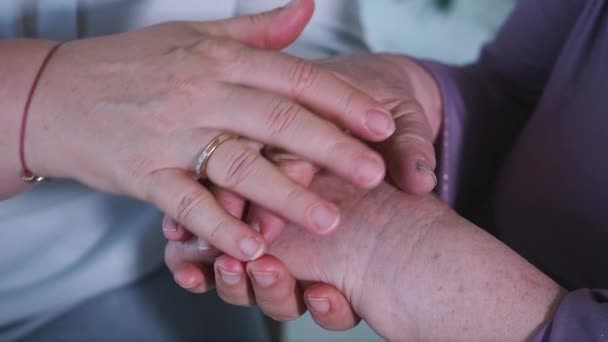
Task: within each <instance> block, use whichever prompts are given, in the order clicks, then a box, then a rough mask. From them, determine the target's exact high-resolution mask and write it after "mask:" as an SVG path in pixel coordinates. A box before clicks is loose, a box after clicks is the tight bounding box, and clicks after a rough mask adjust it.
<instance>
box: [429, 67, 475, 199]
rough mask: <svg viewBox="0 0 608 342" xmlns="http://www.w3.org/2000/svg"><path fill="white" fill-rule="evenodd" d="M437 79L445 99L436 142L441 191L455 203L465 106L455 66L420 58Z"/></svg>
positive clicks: (438, 188) (438, 191)
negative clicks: (456, 77) (441, 122)
mask: <svg viewBox="0 0 608 342" xmlns="http://www.w3.org/2000/svg"><path fill="white" fill-rule="evenodd" d="M418 63H419V64H420V65H421V66H422V67H424V68H425V69H426V70H427V71H429V72H430V73H431V75H432V76H433V77H434V78H435V81H436V82H437V84H438V86H439V89H440V92H441V97H442V103H443V124H442V127H441V132H440V134H439V136H438V137H437V141H436V142H435V150H436V151H437V180H438V184H437V189H436V192H437V193H438V195H439V196H440V197H441V198H442V199H443V200H444V201H445V202H447V203H448V204H449V205H450V206H451V207H454V205H455V202H456V195H457V193H458V186H459V181H458V179H459V176H460V160H461V154H462V146H463V139H464V129H465V125H464V115H465V109H464V108H465V107H464V102H463V100H462V97H461V94H460V91H459V89H458V86H457V84H456V81H455V78H454V76H455V75H454V72H455V70H454V69H453V68H452V67H450V66H447V65H444V64H441V63H438V62H434V61H429V60H418Z"/></svg>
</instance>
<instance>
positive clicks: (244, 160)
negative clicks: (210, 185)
mask: <svg viewBox="0 0 608 342" xmlns="http://www.w3.org/2000/svg"><path fill="white" fill-rule="evenodd" d="M259 158H260V154H259V153H258V152H257V151H255V150H253V149H251V148H242V149H238V150H235V151H233V152H232V153H229V154H228V155H227V157H226V165H227V166H228V168H227V170H226V172H224V174H223V176H222V177H221V178H220V180H219V182H220V184H221V185H222V186H224V187H227V188H235V187H238V186H239V185H240V184H241V183H242V182H243V181H244V180H245V179H246V178H248V177H250V176H251V175H252V174H254V172H255V171H256V164H257V162H258V161H259Z"/></svg>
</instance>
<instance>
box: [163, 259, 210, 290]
mask: <svg viewBox="0 0 608 342" xmlns="http://www.w3.org/2000/svg"><path fill="white" fill-rule="evenodd" d="M173 280H174V281H175V282H176V283H177V284H178V285H179V286H180V287H182V288H183V289H184V290H186V291H188V292H191V293H205V292H208V291H210V290H212V289H213V288H214V287H215V279H214V275H213V271H211V268H210V267H209V266H203V265H200V264H195V263H191V262H185V263H182V264H181V265H179V266H178V267H177V269H176V270H175V272H173Z"/></svg>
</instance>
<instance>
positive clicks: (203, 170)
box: [194, 133, 238, 180]
mask: <svg viewBox="0 0 608 342" xmlns="http://www.w3.org/2000/svg"><path fill="white" fill-rule="evenodd" d="M237 138H238V136H236V135H233V134H228V133H220V134H218V135H217V136H216V137H215V138H213V139H212V140H211V141H210V142H209V144H207V146H205V148H204V149H203V151H202V152H201V153H200V154H199V155H198V158H196V166H195V167H194V174H195V175H196V179H197V180H204V179H205V178H207V163H208V162H209V158H211V155H212V154H213V152H215V150H216V149H217V148H218V147H219V146H220V145H221V144H223V143H224V142H226V141H227V140H230V139H237Z"/></svg>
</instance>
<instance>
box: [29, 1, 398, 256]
mask: <svg viewBox="0 0 608 342" xmlns="http://www.w3.org/2000/svg"><path fill="white" fill-rule="evenodd" d="M312 9H313V7H312V1H299V2H297V3H296V5H293V6H291V7H288V8H285V9H282V10H278V11H274V12H271V13H267V14H263V15H259V16H254V17H244V18H237V19H232V20H227V21H222V22H207V23H198V22H190V23H184V22H181V23H180V22H178V23H169V24H162V25H157V26H152V27H149V28H146V29H143V30H140V31H135V32H130V33H125V34H120V35H114V36H107V37H101V38H95V39H88V40H81V41H75V42H71V43H68V44H66V45H64V46H62V47H61V48H60V49H59V50H58V51H57V53H56V54H55V55H54V57H53V59H52V60H51V62H50V63H49V65H48V67H47V68H46V70H45V72H44V74H43V76H42V79H41V82H40V84H39V87H38V89H37V91H36V94H35V98H34V99H33V102H32V107H31V116H30V118H29V124H28V137H30V138H29V139H28V140H27V145H26V156H27V158H28V160H27V161H28V164H29V165H30V167H31V169H32V170H33V171H34V172H36V173H37V174H41V175H44V176H49V177H69V178H74V179H77V180H80V181H82V182H83V183H86V184H88V185H91V186H93V187H95V188H98V189H101V190H104V191H110V192H115V193H120V194H126V195H130V196H133V197H136V198H139V199H142V200H146V201H149V202H151V203H153V204H155V205H157V206H158V207H159V208H160V209H161V210H163V211H164V212H166V213H167V214H168V215H170V216H171V217H173V218H175V219H177V220H178V221H179V222H180V223H181V224H183V225H184V226H186V227H187V228H188V229H189V230H190V231H191V232H193V233H194V234H195V235H197V236H199V237H202V238H204V239H206V240H207V241H209V242H210V243H211V244H212V245H214V246H215V247H217V248H218V249H220V250H222V251H224V252H226V253H228V254H229V255H231V256H233V257H235V258H236V259H238V260H252V259H255V258H257V257H258V256H260V255H261V254H262V253H263V252H264V249H265V242H264V241H263V239H262V238H261V237H260V236H259V233H257V232H255V231H254V230H252V229H250V227H248V226H247V225H246V224H244V223H243V222H241V221H240V220H237V219H235V218H234V217H232V216H230V215H229V214H228V213H227V212H226V211H225V210H224V209H223V208H222V207H221V206H220V205H218V203H217V202H216V201H215V199H214V198H213V196H211V194H210V193H209V192H208V191H207V190H206V189H205V188H203V187H202V186H200V185H199V184H198V182H197V181H196V180H194V179H193V177H192V172H191V170H192V169H193V167H194V163H195V160H196V156H197V155H198V154H199V153H200V152H201V149H202V148H203V147H204V146H205V145H207V143H208V142H209V141H210V140H211V139H212V138H213V137H214V136H216V135H217V134H218V133H219V132H222V131H228V132H231V133H235V134H238V135H240V136H242V137H244V139H243V140H241V141H237V140H230V141H227V142H225V143H224V144H222V145H221V146H220V147H219V148H218V149H217V151H216V152H215V153H214V154H213V156H212V157H211V158H210V161H209V164H208V169H207V170H208V176H209V179H210V180H211V181H212V182H213V183H214V184H217V185H219V186H221V187H223V188H226V189H229V190H231V191H234V192H235V193H238V194H239V195H241V196H243V197H244V198H247V199H249V200H251V201H252V202H254V203H257V204H259V205H261V206H263V207H266V208H269V209H270V210H272V211H273V212H276V213H278V214H280V215H281V216H283V217H285V218H287V219H289V220H290V221H294V222H298V223H299V224H300V225H301V226H303V227H306V228H307V229H311V230H314V231H315V232H317V233H328V232H329V231H330V230H331V229H332V228H334V227H335V226H336V225H337V223H338V222H339V212H338V210H337V208H336V206H335V205H333V204H332V203H330V202H328V201H326V200H323V199H322V198H320V197H319V196H318V195H316V194H314V193H313V192H311V191H308V190H306V189H305V188H304V187H302V186H300V185H298V184H296V183H295V182H293V181H291V180H290V179H289V178H288V177H286V176H284V175H283V174H282V173H281V172H279V170H277V169H276V168H275V167H274V166H273V165H272V164H271V163H269V162H268V161H266V160H265V159H264V158H261V157H260V155H259V153H258V149H259V148H260V147H261V145H260V144H257V143H255V144H254V143H249V144H248V143H247V141H248V140H255V141H260V142H262V143H264V144H270V145H273V146H278V147H280V148H283V149H285V150H288V151H290V152H292V153H296V154H298V155H301V156H303V157H305V158H307V159H309V160H311V161H314V162H315V163H318V164H319V165H322V166H324V167H327V168H329V169H331V170H333V171H334V172H336V173H337V174H339V175H341V176H343V177H345V178H347V179H349V180H351V181H353V182H354V183H356V184H358V185H360V186H363V187H371V186H374V185H376V184H378V182H380V181H381V179H382V177H383V174H384V165H383V162H382V160H381V157H380V156H379V155H378V154H377V153H375V152H374V151H372V150H371V149H369V148H368V147H366V146H365V145H364V144H362V143H361V142H359V141H357V139H354V138H352V137H350V136H348V135H346V134H344V133H343V132H342V131H341V130H340V129H339V128H338V127H336V125H334V124H332V123H330V122H328V121H325V120H323V119H322V118H320V117H319V116H317V115H315V114H313V112H311V111H310V110H313V111H314V113H318V114H320V115H322V116H323V117H324V118H326V119H330V120H332V121H334V122H336V123H337V124H339V125H341V126H342V127H343V128H344V129H349V130H351V131H352V132H355V134H356V135H358V136H359V137H361V138H364V139H369V140H372V141H378V140H382V139H384V138H386V137H387V136H388V135H390V134H391V133H392V131H393V129H394V127H393V124H392V120H391V119H390V115H389V114H388V113H383V112H382V110H384V109H383V107H382V106H381V105H380V104H378V103H377V102H376V101H374V100H373V99H372V98H370V97H368V96H367V95H365V94H364V93H362V92H360V91H358V90H356V89H355V88H353V87H351V86H349V85H348V84H346V83H345V82H343V81H341V80H339V79H338V78H336V77H335V76H334V75H332V74H331V73H329V72H327V71H325V70H323V69H321V68H319V67H317V66H314V65H313V64H310V63H308V62H305V61H302V60H300V59H297V58H293V57H289V56H287V55H284V54H281V53H279V52H273V51H268V50H263V49H257V48H253V47H249V46H248V45H250V46H257V47H264V48H281V47H283V46H285V45H286V44H289V43H290V42H291V41H293V40H294V39H295V38H296V37H297V36H298V35H299V33H300V31H301V30H302V29H303V27H304V26H305V24H306V22H307V21H308V19H309V18H310V16H311V15H312ZM309 109H310V110H309ZM370 117H371V118H372V120H371V122H372V124H371V125H368V122H369V120H368V119H369V118H370ZM383 119H384V121H385V123H386V125H384V126H382V125H380V126H382V127H380V128H381V129H378V128H379V127H378V125H377V123H378V121H379V122H383ZM285 202H289V203H290V205H289V206H284V205H283V204H284V203H285Z"/></svg>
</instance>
